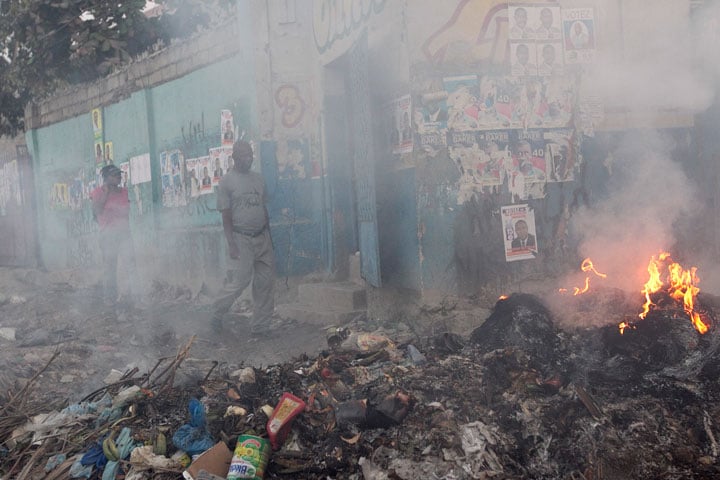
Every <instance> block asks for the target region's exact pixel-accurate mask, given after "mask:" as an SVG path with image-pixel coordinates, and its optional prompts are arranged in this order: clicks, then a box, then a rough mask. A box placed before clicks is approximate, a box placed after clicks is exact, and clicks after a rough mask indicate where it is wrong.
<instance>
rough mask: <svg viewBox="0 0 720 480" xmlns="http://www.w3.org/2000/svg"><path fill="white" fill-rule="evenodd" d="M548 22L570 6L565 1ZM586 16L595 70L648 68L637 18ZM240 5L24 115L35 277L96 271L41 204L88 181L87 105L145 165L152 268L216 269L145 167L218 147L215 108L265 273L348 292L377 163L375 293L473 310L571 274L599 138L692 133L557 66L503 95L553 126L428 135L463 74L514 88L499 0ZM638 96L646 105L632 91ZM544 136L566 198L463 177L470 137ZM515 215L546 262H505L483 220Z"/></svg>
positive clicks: (140, 215)
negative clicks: (481, 298) (542, 99)
mask: <svg viewBox="0 0 720 480" xmlns="http://www.w3.org/2000/svg"><path fill="white" fill-rule="evenodd" d="M541 3H542V2H541ZM549 5H558V4H557V3H553V2H550V3H549ZM559 5H560V7H562V8H563V9H570V8H575V5H574V2H569V1H568V2H564V1H561V2H559ZM584 6H585V7H588V8H591V12H592V21H593V23H592V27H593V28H594V33H595V38H594V41H595V46H596V48H595V49H594V50H593V54H594V55H595V57H596V60H597V61H598V62H599V61H600V59H602V62H606V63H604V64H603V65H605V64H607V65H613V66H617V65H622V64H623V62H625V61H626V60H627V59H628V58H635V57H636V56H637V55H639V54H640V53H638V52H643V51H644V50H643V49H642V48H641V47H642V45H643V43H647V41H646V39H647V38H648V35H649V33H650V32H645V33H644V34H641V33H638V32H637V31H632V32H628V29H629V27H630V26H631V25H635V24H636V23H637V22H636V21H635V20H633V21H632V22H630V20H629V19H636V18H637V17H638V16H642V12H643V8H644V7H643V3H642V2H637V1H622V2H610V3H608V2H603V1H600V0H593V1H590V2H586V3H585V4H584ZM242 8H243V9H244V10H243V11H241V12H240V14H239V15H238V18H237V19H236V20H235V21H233V22H230V23H229V24H228V25H226V26H225V27H223V28H221V29H218V30H217V31H214V32H212V33H211V34H206V35H201V36H200V37H198V38H196V39H194V40H193V41H190V42H187V43H186V44H182V45H176V46H173V47H171V48H169V49H167V50H165V51H162V52H158V53H157V54H155V55H154V56H150V57H148V58H146V59H144V60H141V61H139V62H136V63H135V64H133V65H131V66H130V67H129V68H128V69H127V70H125V71H123V72H121V73H118V74H115V75H113V76H111V77H108V78H107V79H104V80H102V81H99V82H97V84H94V85H90V86H83V87H81V88H78V89H76V90H74V91H69V92H66V93H65V94H64V95H59V96H58V97H56V98H54V99H52V100H50V101H48V102H44V103H42V104H40V105H38V106H35V107H33V108H30V109H29V110H28V113H27V116H28V125H30V127H31V130H30V132H29V133H28V137H27V138H28V144H29V147H30V150H31V153H32V154H33V158H34V161H35V165H36V168H37V172H38V176H37V181H36V185H37V198H38V203H39V204H40V205H41V208H40V211H39V213H38V218H39V223H40V225H41V227H40V228H41V235H40V237H41V240H42V241H41V247H42V249H41V250H42V253H43V259H45V260H46V262H48V263H49V264H50V265H51V266H56V267H62V266H67V265H86V264H91V263H93V262H94V261H95V259H96V257H97V251H96V248H95V247H94V237H93V233H94V231H95V226H94V223H93V222H92V219H91V215H90V212H89V205H88V203H87V202H85V203H82V204H81V205H80V206H79V207H78V208H62V209H53V208H50V207H51V206H54V204H53V203H51V202H49V200H48V196H49V195H50V193H52V192H54V191H55V186H56V184H57V183H62V182H65V183H68V184H70V183H72V182H73V179H74V178H76V177H83V176H84V177H86V178H87V177H92V176H93V175H92V172H93V171H94V169H95V162H94V159H93V158H92V152H93V142H94V139H93V136H92V129H91V128H90V121H89V119H90V117H89V112H90V111H91V110H92V109H93V108H97V107H102V109H103V114H104V120H105V129H104V138H103V140H104V141H106V142H107V141H112V142H113V144H114V145H115V161H116V163H118V162H121V161H123V160H125V159H127V158H130V157H133V156H136V155H140V154H143V153H149V154H150V156H151V163H152V166H153V182H152V183H150V184H143V185H140V186H136V187H137V188H135V187H133V188H132V191H131V202H132V204H133V213H132V215H133V222H132V223H133V231H134V236H135V239H136V242H137V243H138V244H139V246H140V250H141V251H142V252H144V253H145V254H146V255H148V256H149V257H151V258H155V259H159V260H158V261H157V262H156V263H157V264H158V269H159V270H160V271H162V272H178V274H182V275H186V276H188V277H189V276H193V277H195V278H203V277H208V276H211V275H214V274H215V273H216V272H217V270H218V269H222V266H223V261H224V260H223V259H224V258H225V252H224V248H225V247H224V242H223V241H222V237H221V235H220V231H219V230H220V229H219V215H218V214H217V212H216V211H215V196H214V195H212V194H211V195H203V196H200V197H199V198H197V199H192V200H191V201H189V202H188V203H187V205H183V206H179V207H167V206H163V202H162V198H161V197H162V195H161V193H162V192H161V185H160V182H159V180H158V178H159V173H160V172H159V155H160V152H163V151H168V150H172V149H180V150H181V151H182V152H183V153H184V155H185V158H192V157H195V156H199V155H201V154H203V153H204V152H207V150H208V148H210V147H213V146H217V145H218V144H219V142H220V137H219V135H220V126H219V111H220V110H221V109H230V110H231V111H232V112H233V115H234V117H235V120H236V124H237V125H238V127H239V129H240V130H244V131H245V132H246V134H247V136H248V138H250V139H251V140H253V141H254V142H255V144H256V152H257V158H258V161H257V162H256V166H255V168H259V169H261V170H262V172H263V175H264V176H265V178H266V182H267V185H268V190H269V193H270V194H271V204H270V214H271V224H272V231H273V237H274V241H275V245H276V255H277V265H278V270H279V272H280V273H281V274H298V273H300V274H302V273H308V272H311V271H317V270H323V269H324V270H327V271H329V272H331V273H333V274H335V276H336V278H343V277H344V276H346V275H347V268H348V267H347V258H348V256H350V255H353V254H354V253H355V251H356V250H358V248H359V243H360V238H359V237H360V233H359V228H358V220H357V218H356V202H357V193H356V192H357V189H358V184H357V181H358V179H357V178H356V173H357V172H356V171H355V169H354V168H355V167H354V165H353V158H354V156H355V153H356V152H357V151H358V150H359V149H361V150H362V149H365V151H366V153H368V156H369V157H372V158H374V160H373V165H372V167H373V169H374V172H375V175H374V185H372V187H373V189H374V192H375V197H376V198H375V202H376V206H377V216H376V220H377V235H378V238H379V266H380V271H381V274H382V281H383V283H384V284H385V285H390V286H398V287H405V288H410V289H414V290H418V291H421V292H425V291H429V290H439V291H444V292H456V291H459V292H466V293H474V292H477V291H478V289H480V288H482V287H483V286H485V285H488V284H496V285H497V284H503V283H504V282H506V281H508V280H511V279H517V278H520V277H522V276H525V275H534V274H539V275H545V274H548V273H552V272H553V271H554V270H556V269H560V268H561V267H562V266H563V265H564V264H566V263H567V262H572V261H574V260H575V259H574V257H573V255H574V252H573V248H574V247H576V245H575V244H573V238H572V235H571V231H572V226H571V225H569V224H570V223H571V222H569V220H570V213H571V211H572V209H574V208H579V207H581V206H583V205H588V204H590V203H592V202H593V200H594V199H595V198H600V197H602V195H603V194H604V193H605V192H604V189H605V187H606V184H607V182H608V169H607V168H606V166H605V164H604V162H605V161H606V159H607V157H608V153H609V152H611V150H612V149H611V148H610V146H612V143H613V142H615V141H617V139H616V136H615V135H616V134H615V133H612V134H607V133H604V132H619V131H622V130H626V129H629V128H633V129H636V128H640V127H653V128H664V129H672V132H670V133H669V134H670V136H671V137H673V136H674V137H673V138H680V137H683V136H684V135H687V134H688V130H687V129H688V128H690V127H692V125H693V120H694V119H693V115H692V112H689V111H688V110H685V109H683V108H682V107H683V103H682V102H667V103H666V104H663V105H660V106H659V107H658V106H657V105H653V102H651V101H650V100H652V98H650V97H648V98H647V99H644V102H637V104H631V103H632V102H630V103H629V102H628V101H627V98H625V97H622V96H615V97H610V98H608V97H607V96H603V95H601V94H604V93H607V92H603V91H602V88H603V87H602V83H603V82H604V81H605V80H606V79H603V82H600V84H598V82H596V83H595V84H594V83H593V82H591V81H590V80H592V79H593V78H592V75H588V73H587V71H588V70H587V69H586V68H585V67H579V66H577V65H569V66H568V67H569V68H567V70H566V71H565V73H564V74H562V75H558V76H556V78H554V79H553V81H552V82H550V81H549V80H547V79H534V80H533V82H534V83H533V82H531V83H532V85H531V87H527V86H523V87H522V88H523V89H522V90H517V92H523V93H522V94H521V96H522V95H525V97H523V98H526V99H531V98H532V95H531V94H530V93H532V92H534V91H535V90H533V88H538V89H540V90H542V92H545V93H544V94H545V96H546V97H547V96H548V95H550V93H548V92H552V94H553V95H554V98H555V100H556V101H557V102H559V103H558V105H560V106H561V108H560V109H559V111H560V112H561V113H560V114H558V113H557V112H558V110H557V109H556V110H553V111H554V113H553V115H554V116H552V118H550V119H548V118H544V119H538V118H539V117H538V118H532V117H530V116H525V117H522V118H520V119H518V118H514V119H509V120H508V122H507V123H506V124H500V125H494V126H488V125H475V126H468V125H465V127H458V126H457V125H456V126H455V127H453V128H449V129H448V128H443V129H442V132H439V131H438V129H435V127H433V126H432V125H430V126H428V125H427V124H426V120H425V119H423V116H424V115H428V114H429V113H430V112H429V108H430V107H429V106H430V105H431V104H432V103H433V101H434V100H438V99H440V100H441V101H442V102H445V104H446V105H447V104H448V101H454V102H460V101H461V100H462V99H461V98H455V97H453V98H450V94H451V93H453V92H452V91H453V89H454V87H453V84H452V82H453V81H455V82H458V80H457V78H458V77H461V76H465V77H467V76H472V75H475V76H477V78H478V85H477V87H476V88H477V89H481V88H486V87H487V86H488V85H487V84H485V86H484V87H481V86H480V85H479V82H480V79H481V78H483V77H487V78H490V79H491V80H493V81H494V82H495V84H494V85H495V86H496V87H498V88H499V89H500V96H501V97H502V96H508V97H509V96H510V93H511V92H510V91H509V90H508V91H503V88H510V87H513V86H515V87H516V86H517V85H516V84H515V83H513V79H512V75H510V73H511V68H510V67H511V65H510V64H511V60H510V58H511V54H512V53H513V44H512V43H509V42H508V32H509V27H510V23H509V19H508V3H507V2H506V1H504V0H491V1H488V0H434V1H432V2H431V1H423V2H419V1H418V2H415V1H412V2H410V1H404V0H399V1H389V0H352V1H347V0H297V1H295V2H286V1H280V0H271V1H268V2H265V1H261V0H252V1H250V2H246V3H243V4H242ZM557 12H559V9H558V10H556V13H557ZM668 12H672V14H673V15H675V16H677V17H681V18H685V17H687V5H686V2H685V3H684V2H681V1H680V0H668V8H667V9H666V13H668ZM629 22H630V23H629ZM641 23H642V22H641ZM680 23H682V22H680ZM363 38H367V47H368V60H367V61H368V65H367V68H368V72H369V76H368V81H369V85H368V92H369V98H368V99H367V102H368V103H369V104H370V105H369V109H370V111H371V114H372V117H371V118H372V119H373V120H372V129H371V136H372V138H373V141H372V145H358V144H357V141H358V139H357V136H356V135H355V134H354V133H355V131H356V129H357V125H356V121H357V119H356V118H354V117H355V116H354V113H355V112H353V107H352V104H351V102H350V101H349V98H351V97H352V95H351V94H352V93H354V92H351V91H350V90H349V85H351V80H352V79H351V78H350V75H349V72H350V68H349V67H350V66H349V65H348V57H349V52H350V51H351V48H352V47H353V45H355V44H356V42H358V41H360V40H361V39H363ZM355 67H357V66H355ZM620 71H625V70H620ZM645 73H647V72H645ZM451 78H455V80H450V81H448V79H451ZM633 79H635V77H632V76H631V77H628V78H627V79H625V80H624V81H627V82H630V81H632V80H633ZM491 84H492V83H491ZM501 84H502V85H501ZM508 85H509V87H508ZM636 90H639V91H643V89H642V88H640V87H638V86H637V85H633V90H632V91H636ZM517 92H516V93H517ZM408 95H409V98H410V104H411V105H410V107H409V110H408V111H409V113H410V114H411V116H412V118H413V123H412V141H411V142H410V143H409V144H405V145H402V146H401V148H398V145H397V144H396V143H395V142H397V135H394V134H395V133H399V132H398V129H399V124H400V119H399V117H400V114H399V113H398V112H400V110H399V105H400V103H398V102H399V101H400V100H401V99H403V98H405V97H407V96H408ZM438 95H439V96H438ZM498 99H499V97H498ZM599 99H601V100H599ZM529 101H530V100H528V102H529ZM479 103H480V102H476V104H478V105H479ZM550 103H552V102H548V105H549V104H550ZM458 104H459V103H458ZM598 105H599V106H598ZM556 106H557V105H555V104H553V108H556ZM528 111H529V110H528ZM468 112H470V115H471V116H472V115H473V114H474V113H472V112H471V111H469V110H468ZM533 122H534V123H533ZM548 131H551V132H556V133H558V135H560V136H561V137H562V138H567V146H568V148H570V149H571V150H573V152H574V155H573V160H574V170H573V175H571V176H569V177H567V178H565V179H564V180H565V181H559V182H547V183H545V184H544V185H543V187H542V192H534V193H533V192H532V191H531V192H530V195H528V194H527V192H526V191H524V190H523V189H524V187H525V183H524V182H522V181H519V182H515V181H514V179H515V177H514V176H505V177H503V181H502V182H501V183H498V184H495V185H491V186H488V185H486V184H484V185H483V184H481V185H478V184H477V183H476V180H477V179H472V178H471V177H472V174H470V173H468V172H467V169H466V168H464V167H463V161H465V160H463V155H468V154H469V153H468V152H469V151H472V148H473V146H472V145H471V144H472V143H473V141H474V140H473V139H476V140H477V141H478V147H479V145H480V144H481V143H482V142H481V141H482V140H485V139H487V138H490V137H493V138H495V139H500V144H501V146H502V148H506V147H507V148H511V146H512V145H511V143H512V142H513V141H518V140H519V139H520V137H522V136H524V135H527V134H528V132H530V136H533V135H535V136H539V137H538V138H541V137H543V135H545V133H546V132H548ZM488 132H493V135H494V136H493V135H489V133H488ZM503 137H507V138H506V140H502V138H503ZM69 138H70V139H72V141H71V142H68V141H67V139H69ZM543 138H544V137H543ZM503 142H504V143H503ZM680 143H682V142H680ZM476 148H477V147H476ZM470 154H471V153H470ZM682 154H683V155H692V151H691V150H688V151H684V152H682ZM705 156H708V155H707V154H706V155H705ZM82 169H84V171H82ZM365 187H367V185H366V186H361V188H365ZM539 193H541V194H539ZM518 203H527V204H529V205H530V206H531V208H532V209H533V210H534V211H535V212H536V223H537V224H536V234H537V236H538V238H539V239H541V245H543V247H542V251H541V255H539V256H538V258H536V259H533V260H527V261H521V262H506V260H505V258H504V253H505V250H504V249H505V246H504V244H503V241H502V236H501V232H502V229H503V225H502V222H501V219H500V216H499V210H500V208H501V207H502V206H505V205H511V204H518ZM188 272H190V273H188Z"/></svg>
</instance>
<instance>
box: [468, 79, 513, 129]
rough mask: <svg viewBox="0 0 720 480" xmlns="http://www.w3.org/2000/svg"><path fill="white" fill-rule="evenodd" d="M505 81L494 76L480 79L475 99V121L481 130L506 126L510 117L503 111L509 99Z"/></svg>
mask: <svg viewBox="0 0 720 480" xmlns="http://www.w3.org/2000/svg"><path fill="white" fill-rule="evenodd" d="M504 82H505V79H504V78H503V77H498V76H494V75H483V76H482V77H480V80H479V85H478V98H477V103H476V105H477V109H478V113H477V120H478V126H479V128H480V129H481V130H484V129H494V128H501V127H503V126H504V125H508V123H509V118H510V115H509V113H507V112H505V111H504V108H506V106H507V104H508V103H509V101H510V99H509V98H508V97H507V94H506V91H505V90H506V89H505V86H504Z"/></svg>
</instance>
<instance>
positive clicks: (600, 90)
mask: <svg viewBox="0 0 720 480" xmlns="http://www.w3.org/2000/svg"><path fill="white" fill-rule="evenodd" d="M687 8H688V7H687V3H685V2H678V1H675V0H660V1H656V2H653V5H652V8H649V7H648V5H647V4H645V3H644V2H637V3H636V5H635V8H630V7H627V8H625V9H624V10H623V18H622V23H623V25H624V26H623V28H622V29H621V31H620V34H619V35H620V38H619V39H611V38H607V39H602V42H601V46H600V47H599V48H598V52H597V53H598V55H597V58H596V61H595V62H594V63H593V65H592V67H591V68H590V70H589V72H588V74H587V75H585V76H584V78H583V84H584V88H587V89H588V90H589V91H592V92H593V93H594V94H596V95H599V96H600V97H601V98H603V99H604V101H605V104H606V105H607V106H612V107H622V108H626V109H628V110H629V111H630V113H633V112H642V111H647V110H651V111H657V110H661V109H679V110H681V111H689V112H691V113H699V112H701V111H703V110H705V109H706V108H707V107H708V106H710V104H711V103H712V102H713V100H714V96H715V88H716V80H717V78H718V74H720V64H719V63H718V62H717V61H716V60H715V58H716V56H717V47H718V38H717V35H718V34H717V26H716V25H715V26H713V23H712V22H710V21H709V20H708V19H711V18H716V19H717V18H720V5H715V6H714V7H713V8H712V9H711V8H709V7H708V8H707V9H706V10H704V11H703V12H701V13H700V14H697V15H695V16H696V17H697V18H696V19H694V20H693V19H691V18H690V16H689V12H688V10H687ZM713 16H714V17H713ZM613 45H615V46H616V48H612V46H613ZM603 47H611V48H605V49H604V48H603Z"/></svg>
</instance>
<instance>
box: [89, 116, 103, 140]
mask: <svg viewBox="0 0 720 480" xmlns="http://www.w3.org/2000/svg"><path fill="white" fill-rule="evenodd" d="M90 117H91V118H92V127H93V139H94V140H95V142H96V143H97V142H102V138H103V118H102V109H100V108H93V110H92V112H90Z"/></svg>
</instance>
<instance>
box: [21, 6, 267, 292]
mask: <svg viewBox="0 0 720 480" xmlns="http://www.w3.org/2000/svg"><path fill="white" fill-rule="evenodd" d="M251 25H252V22H251V16H250V14H249V13H248V12H247V11H243V10H242V9H241V11H239V12H238V15H237V17H236V18H233V19H231V20H230V21H229V22H228V23H226V24H225V25H223V26H222V27H219V28H216V29H214V30H213V31H212V32H205V33H203V34H199V35H198V36H196V37H195V38H193V39H192V40H190V41H188V42H185V43H182V44H176V45H173V46H171V47H169V48H167V49H165V50H163V51H161V52H158V53H156V54H154V55H149V56H147V57H146V58H143V59H139V60H138V61H136V62H135V63H133V64H132V65H130V66H129V67H128V68H127V69H126V70H123V71H122V72H119V73H116V74H114V75H111V76H110V77H107V78H105V79H102V80H99V81H98V82H96V83H94V84H91V85H83V86H80V87H77V88H74V89H72V90H69V91H66V92H63V93H60V94H58V95H57V96H55V97H53V98H52V99H50V100H48V101H45V102H43V103H40V104H39V105H33V106H31V107H29V108H28V111H27V113H26V118H27V120H28V123H27V124H28V126H29V127H30V128H29V130H28V132H27V134H26V138H27V141H28V146H29V149H30V153H31V155H32V158H33V163H34V167H35V186H36V196H37V204H38V213H37V216H38V226H39V238H40V254H41V257H42V261H43V263H44V264H45V265H46V266H48V267H49V268H53V269H57V268H66V267H75V266H83V267H87V266H91V265H96V264H97V263H98V261H99V249H98V246H97V239H96V235H95V234H96V230H97V226H96V224H95V222H94V220H93V218H92V212H91V207H90V202H89V200H88V198H87V194H88V192H89V190H90V189H91V188H92V187H94V186H95V185H97V184H98V182H97V178H96V172H97V170H98V169H99V167H100V166H102V165H101V164H99V163H98V162H97V161H96V158H95V156H94V155H93V153H94V146H95V143H97V142H98V139H97V138H96V137H95V134H94V130H93V125H92V117H91V113H90V112H91V111H92V110H93V109H100V111H101V112H102V120H103V128H102V137H101V138H100V139H99V141H100V142H103V143H107V142H112V145H113V148H112V150H113V161H114V163H115V164H116V165H121V164H123V163H124V162H127V161H128V160H129V159H130V158H132V157H136V156H139V155H143V154H149V158H150V165H151V171H152V181H150V182H147V183H140V184H132V181H131V184H130V185H129V190H130V192H129V193H130V202H131V228H132V231H133V238H134V242H135V247H136V251H137V254H138V265H139V266H140V267H141V268H140V270H142V271H141V273H145V274H147V275H146V276H145V278H148V279H151V278H155V277H158V276H159V277H164V278H177V279H183V278H184V279H194V280H198V279H199V280H200V281H201V280H202V279H204V278H209V277H218V276H219V270H220V269H221V268H222V265H223V262H224V258H225V251H224V248H225V246H224V241H223V236H222V233H221V227H220V215H219V214H218V212H217V211H216V208H215V200H216V196H215V194H214V193H211V194H209V195H202V196H200V197H197V198H188V199H187V202H186V204H185V205H181V206H164V205H163V202H162V186H161V182H160V154H161V152H163V151H169V150H173V149H178V150H180V151H181V152H182V153H183V155H184V158H185V159H188V158H194V157H198V156H201V155H207V152H208V148H211V147H217V146H220V143H221V139H220V133H221V128H220V112H221V110H223V109H227V110H230V111H231V112H232V113H233V117H234V121H235V126H236V129H237V130H238V131H239V132H244V133H245V136H246V138H248V139H250V140H252V141H254V142H255V143H256V144H259V133H258V131H259V130H258V127H257V121H256V120H255V119H256V117H257V112H256V109H257V107H256V99H255V91H256V83H255V81H256V80H255V72H254V69H253V66H252V62H250V59H251V58H253V53H254V51H253V42H252V34H251V32H252V28H251ZM259 167H260V161H258V162H256V166H255V168H256V169H258V170H259ZM131 178H132V176H131ZM220 276H221V274H220Z"/></svg>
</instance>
